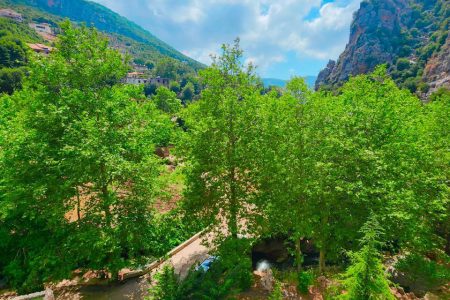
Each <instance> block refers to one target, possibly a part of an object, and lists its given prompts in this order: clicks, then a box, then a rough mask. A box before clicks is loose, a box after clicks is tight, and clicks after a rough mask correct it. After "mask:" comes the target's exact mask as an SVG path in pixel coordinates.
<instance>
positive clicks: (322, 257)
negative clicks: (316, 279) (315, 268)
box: [319, 248, 325, 274]
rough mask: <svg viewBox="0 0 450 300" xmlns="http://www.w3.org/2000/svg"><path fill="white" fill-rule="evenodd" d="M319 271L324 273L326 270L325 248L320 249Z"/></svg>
mask: <svg viewBox="0 0 450 300" xmlns="http://www.w3.org/2000/svg"><path fill="white" fill-rule="evenodd" d="M319 272H320V273H321V274H323V273H324V272H325V250H324V249H323V248H322V249H320V255H319Z"/></svg>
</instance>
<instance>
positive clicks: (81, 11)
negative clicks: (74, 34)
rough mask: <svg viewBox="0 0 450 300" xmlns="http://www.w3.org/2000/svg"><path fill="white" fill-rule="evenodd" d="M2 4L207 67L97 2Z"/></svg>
mask: <svg viewBox="0 0 450 300" xmlns="http://www.w3.org/2000/svg"><path fill="white" fill-rule="evenodd" d="M0 4H3V5H7V6H8V5H9V6H14V5H25V6H28V7H33V8H36V9H39V10H41V11H43V12H47V13H50V14H52V15H56V16H59V17H63V18H69V19H70V20H72V21H75V22H84V23H86V24H88V25H93V26H95V27H96V28H98V29H99V30H101V31H104V32H106V33H110V34H116V35H119V36H123V37H126V38H129V39H132V40H134V41H136V42H137V43H140V44H143V45H146V46H149V47H150V48H151V49H150V50H153V51H155V52H158V53H159V54H161V55H164V56H168V57H171V58H174V59H176V60H178V61H181V62H186V63H187V64H188V65H189V66H190V67H192V68H193V69H199V68H202V67H203V65H202V64H201V63H199V62H197V61H195V60H193V59H191V58H189V57H187V56H185V55H184V54H182V53H180V52H178V51H177V50H175V49H174V48H172V47H171V46H169V45H167V44H166V43H164V42H163V41H161V40H159V39H158V38H156V37H155V36H154V35H152V34H151V33H149V32H148V31H146V30H144V29H143V28H141V27H140V26H138V25H136V24H135V23H133V22H131V21H129V20H127V19H126V18H124V17H122V16H120V15H118V14H117V13H115V12H113V11H111V10H110V9H108V8H106V7H104V6H102V5H100V4H97V3H94V2H90V1H86V0H1V1H0Z"/></svg>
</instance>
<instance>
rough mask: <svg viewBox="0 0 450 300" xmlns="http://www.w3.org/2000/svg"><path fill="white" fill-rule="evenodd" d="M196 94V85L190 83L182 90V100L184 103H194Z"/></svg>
mask: <svg viewBox="0 0 450 300" xmlns="http://www.w3.org/2000/svg"><path fill="white" fill-rule="evenodd" d="M194 93H195V91H194V85H193V84H192V83H191V82H188V83H187V84H186V85H185V86H184V88H183V89H182V90H181V100H183V102H184V103H187V102H190V101H192V99H194Z"/></svg>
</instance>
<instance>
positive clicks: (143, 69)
mask: <svg viewBox="0 0 450 300" xmlns="http://www.w3.org/2000/svg"><path fill="white" fill-rule="evenodd" d="M131 67H132V68H133V70H134V71H136V72H146V71H148V68H147V66H145V65H139V64H135V63H133V64H132V65H131Z"/></svg>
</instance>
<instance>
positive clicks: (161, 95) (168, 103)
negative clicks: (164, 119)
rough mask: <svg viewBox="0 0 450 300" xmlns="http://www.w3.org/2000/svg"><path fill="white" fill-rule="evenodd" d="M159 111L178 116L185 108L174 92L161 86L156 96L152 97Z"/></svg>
mask: <svg viewBox="0 0 450 300" xmlns="http://www.w3.org/2000/svg"><path fill="white" fill-rule="evenodd" d="M152 100H153V101H154V102H155V104H156V106H157V107H158V109H160V110H162V111H163V112H165V113H168V114H176V113H177V112H179V111H180V109H181V108H182V107H183V106H182V105H181V101H180V99H178V98H177V94H175V92H172V91H171V90H169V89H168V88H166V87H165V86H160V87H159V88H158V89H157V90H156V94H155V95H154V96H153V97H152Z"/></svg>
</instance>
